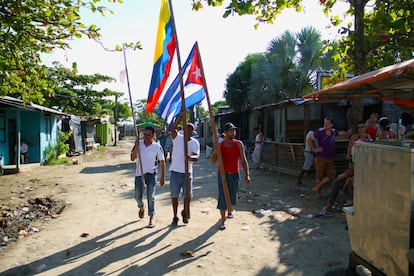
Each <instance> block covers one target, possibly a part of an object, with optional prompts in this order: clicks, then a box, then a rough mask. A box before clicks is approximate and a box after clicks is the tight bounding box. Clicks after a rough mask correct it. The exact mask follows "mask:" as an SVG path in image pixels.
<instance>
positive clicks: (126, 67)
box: [122, 45, 145, 187]
mask: <svg viewBox="0 0 414 276" xmlns="http://www.w3.org/2000/svg"><path fill="white" fill-rule="evenodd" d="M122 51H123V53H124V65H125V75H126V79H127V85H128V94H129V104H130V108H131V112H132V121H133V124H134V130H135V138H136V140H137V141H138V148H137V154H138V159H139V169H140V170H141V184H142V187H144V186H145V179H144V171H143V168H142V159H141V151H140V149H139V131H138V128H137V122H136V119H135V113H134V105H133V104H132V96H131V86H130V84H129V75H128V66H127V60H126V54H125V45H122Z"/></svg>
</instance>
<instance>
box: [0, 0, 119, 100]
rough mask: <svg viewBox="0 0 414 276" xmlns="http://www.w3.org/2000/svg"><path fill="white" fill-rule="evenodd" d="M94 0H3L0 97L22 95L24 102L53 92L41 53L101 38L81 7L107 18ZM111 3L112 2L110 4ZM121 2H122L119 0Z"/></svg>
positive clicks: (0, 17) (102, 8)
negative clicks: (82, 14) (76, 41)
mask: <svg viewBox="0 0 414 276" xmlns="http://www.w3.org/2000/svg"><path fill="white" fill-rule="evenodd" d="M99 2H100V0H93V1H69V0H50V1H35V0H26V1H10V0H7V1H2V3H1V4H0V46H1V47H0V68H1V70H0V95H6V94H7V95H11V96H17V95H19V96H20V95H21V98H22V99H23V100H25V101H29V100H31V99H39V100H38V101H39V102H41V99H42V97H43V96H42V95H45V94H48V93H49V92H51V91H52V90H51V88H50V87H49V86H48V81H47V75H48V72H47V68H46V67H45V66H43V65H42V64H41V60H40V53H50V52H51V51H52V50H53V49H55V48H61V49H66V48H69V41H70V40H71V39H74V38H80V37H83V36H87V37H89V38H92V39H94V38H97V37H99V36H100V34H99V28H98V27H97V26H95V25H89V26H86V25H84V24H83V23H82V21H81V17H80V11H81V8H84V9H89V10H90V11H92V12H99V13H100V14H102V15H105V13H106V12H108V11H109V10H108V9H107V8H105V7H104V6H101V5H98V3H99ZM108 2H110V1H108ZM119 2H122V1H119Z"/></svg>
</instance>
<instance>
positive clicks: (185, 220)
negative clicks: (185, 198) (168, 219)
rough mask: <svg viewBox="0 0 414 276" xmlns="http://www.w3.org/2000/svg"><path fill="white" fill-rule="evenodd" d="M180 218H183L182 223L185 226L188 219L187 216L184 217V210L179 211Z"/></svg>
mask: <svg viewBox="0 0 414 276" xmlns="http://www.w3.org/2000/svg"><path fill="white" fill-rule="evenodd" d="M181 216H182V217H183V223H185V224H187V223H188V218H187V216H186V215H185V212H184V210H182V211H181Z"/></svg>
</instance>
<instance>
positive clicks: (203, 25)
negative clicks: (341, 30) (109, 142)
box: [46, 0, 346, 103]
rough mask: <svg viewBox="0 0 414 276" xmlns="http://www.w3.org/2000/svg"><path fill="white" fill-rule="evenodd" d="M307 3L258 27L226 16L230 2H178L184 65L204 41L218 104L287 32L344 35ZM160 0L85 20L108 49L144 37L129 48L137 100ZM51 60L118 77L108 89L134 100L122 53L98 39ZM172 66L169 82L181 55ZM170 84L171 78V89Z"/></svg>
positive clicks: (148, 69)
mask: <svg viewBox="0 0 414 276" xmlns="http://www.w3.org/2000/svg"><path fill="white" fill-rule="evenodd" d="M103 3H106V2H105V1H104V2H103ZM304 3H305V11H304V12H303V13H300V14H298V13H296V12H294V11H284V12H283V13H282V14H281V15H279V17H278V18H277V19H276V22H275V23H274V24H273V25H267V24H261V25H260V26H259V28H258V29H257V30H255V29H254V28H253V25H254V24H255V23H256V22H255V20H254V18H253V17H252V16H238V15H235V16H231V17H228V18H226V19H224V18H222V14H223V12H224V6H223V7H215V8H212V7H207V5H205V7H204V8H203V9H202V10H201V11H199V12H195V11H192V9H191V1H190V0H176V1H174V0H173V1H172V5H173V13H174V17H175V23H176V28H177V36H178V43H179V50H180V55H181V63H182V64H183V63H184V61H185V59H186V58H187V55H188V53H189V51H190V50H191V47H192V46H193V44H194V42H195V41H198V44H199V49H200V55H201V58H202V62H203V66H204V72H205V77H206V81H207V88H208V92H209V96H210V100H211V102H212V103H214V102H216V101H218V100H223V99H224V98H223V91H224V89H225V83H226V79H227V76H228V75H229V74H231V73H232V72H233V71H234V70H235V69H236V67H237V66H238V65H239V64H240V63H241V62H242V61H243V60H244V59H245V57H246V56H247V55H248V54H252V53H257V52H265V51H266V48H267V46H268V45H269V43H270V41H271V40H272V39H274V38H276V37H278V36H279V35H281V34H282V33H283V32H285V31H286V30H289V31H292V32H293V33H296V32H299V31H300V30H301V29H302V28H304V27H306V26H313V27H315V28H316V29H318V30H319V31H320V32H321V34H322V38H323V39H326V38H333V37H339V36H337V30H336V29H333V28H329V27H328V26H330V24H329V19H328V18H327V17H326V16H324V15H323V13H322V7H321V6H320V4H319V1H318V0H304ZM160 4H161V1H159V0H150V1H148V0H124V3H123V4H114V3H110V4H109V8H110V9H112V10H113V11H114V12H115V13H114V14H108V15H107V16H106V17H102V16H100V15H99V14H94V15H92V16H89V15H88V16H86V17H85V18H84V19H85V22H86V23H88V24H89V23H93V24H96V25H98V26H99V27H100V28H101V33H102V35H103V37H102V39H101V40H102V42H103V43H104V45H105V46H106V47H108V48H114V47H115V45H121V44H122V43H124V42H136V41H141V43H142V46H143V50H136V51H132V50H128V51H127V52H126V56H127V65H128V73H129V74H128V75H129V79H130V87H131V94H132V98H133V99H134V100H137V99H146V98H147V95H148V89H149V84H150V79H151V74H152V67H153V60H154V48H155V37H156V32H157V27H158V17H159V12H160ZM342 8H343V9H344V8H346V6H344V7H342ZM49 58H50V60H59V61H60V62H61V63H62V64H63V65H64V66H65V67H71V64H72V62H76V63H77V64H78V69H79V72H80V73H82V74H94V73H100V74H103V75H108V76H112V77H114V78H116V79H117V81H116V83H110V84H105V87H108V88H109V89H112V90H115V91H119V92H124V94H125V99H128V87H127V84H126V82H124V83H122V82H121V81H120V78H119V76H120V72H121V71H122V70H123V69H124V62H123V60H124V59H123V54H122V52H107V51H105V50H104V49H103V48H102V47H101V46H100V45H99V44H97V43H96V42H94V41H92V40H89V39H87V38H85V39H81V40H77V41H74V42H73V43H72V50H67V51H65V52H63V51H57V52H55V53H54V54H53V55H52V56H51V57H49ZM49 58H48V59H47V60H49ZM46 62H47V61H46ZM171 69H172V72H171V74H170V77H169V81H172V80H173V79H174V78H175V76H176V74H177V72H178V65H177V56H175V57H174V61H173V64H172V67H171ZM168 85H169V82H168V83H167V86H166V88H167V87H168Z"/></svg>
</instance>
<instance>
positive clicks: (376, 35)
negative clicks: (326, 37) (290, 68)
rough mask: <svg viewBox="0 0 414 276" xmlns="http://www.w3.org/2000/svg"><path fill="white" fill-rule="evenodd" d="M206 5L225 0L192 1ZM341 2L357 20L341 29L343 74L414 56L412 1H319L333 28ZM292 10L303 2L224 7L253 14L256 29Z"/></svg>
mask: <svg viewBox="0 0 414 276" xmlns="http://www.w3.org/2000/svg"><path fill="white" fill-rule="evenodd" d="M205 2H206V3H207V4H208V5H209V6H221V5H222V4H223V2H224V0H192V3H193V9H194V10H199V9H201V8H202V7H203V4H202V3H205ZM340 2H346V3H349V9H348V10H347V11H346V12H345V13H344V14H343V15H352V16H353V17H354V20H353V22H348V24H347V27H345V28H342V29H340V30H339V32H340V33H342V34H344V35H345V36H344V37H343V40H342V41H340V43H339V44H338V51H339V53H337V54H336V55H335V56H334V58H335V61H336V62H337V63H340V66H341V68H342V72H343V73H346V72H352V73H355V74H361V73H364V72H366V71H368V70H372V69H378V68H379V67H383V66H386V65H390V64H392V63H395V62H398V61H400V60H405V59H410V58H412V57H413V55H412V45H413V39H414V37H413V27H414V25H413V24H414V23H413V21H412V14H413V12H414V3H413V1H412V0H387V1H381V0H375V1H374V0H372V1H369V0H346V1H345V0H320V4H321V5H323V6H324V12H325V14H327V15H329V16H330V18H331V22H332V24H333V25H334V26H339V25H340V24H341V23H342V22H343V20H342V19H341V17H340V16H338V15H335V14H333V13H332V8H333V7H334V6H335V4H337V3H340ZM368 4H369V5H368ZM289 8H291V9H295V10H296V11H298V12H301V11H302V8H303V7H302V0H293V1H292V0H269V1H238V0H231V1H230V3H229V4H228V5H227V6H226V7H225V8H224V14H223V17H228V16H229V15H233V14H239V15H246V14H248V15H254V16H255V18H256V20H257V22H258V23H257V24H256V27H257V26H258V24H259V23H262V22H264V23H273V22H274V20H277V15H278V14H280V13H281V12H282V11H283V10H285V9H289ZM367 8H369V9H368V11H367V13H365V10H366V9H367Z"/></svg>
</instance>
